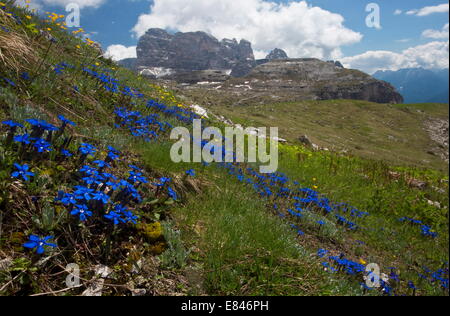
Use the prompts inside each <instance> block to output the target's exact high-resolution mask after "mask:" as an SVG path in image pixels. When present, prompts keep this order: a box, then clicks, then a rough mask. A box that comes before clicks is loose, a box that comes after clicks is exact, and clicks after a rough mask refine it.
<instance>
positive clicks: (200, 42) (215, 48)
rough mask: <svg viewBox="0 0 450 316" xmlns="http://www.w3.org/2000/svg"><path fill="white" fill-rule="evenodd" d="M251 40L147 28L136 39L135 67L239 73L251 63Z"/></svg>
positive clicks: (252, 61)
mask: <svg viewBox="0 0 450 316" xmlns="http://www.w3.org/2000/svg"><path fill="white" fill-rule="evenodd" d="M255 65H256V62H255V57H254V55H253V49H252V47H251V43H250V42H248V41H246V40H241V41H240V42H238V41H236V40H235V39H233V40H229V39H224V40H222V41H218V40H217V39H216V38H215V37H213V36H211V35H209V34H207V33H205V32H188V33H181V32H178V33H176V34H174V35H172V34H169V33H167V32H166V31H165V30H162V29H149V30H148V31H147V32H146V33H145V35H143V36H142V37H141V38H140V39H139V43H138V46H137V61H136V67H137V69H138V70H143V69H146V68H155V67H158V68H164V69H171V70H172V73H174V72H181V73H186V72H189V71H203V70H221V71H225V72H227V71H228V73H229V74H231V75H232V76H235V77H242V76H245V75H246V74H248V73H249V72H250V71H251V69H252V68H253V67H255Z"/></svg>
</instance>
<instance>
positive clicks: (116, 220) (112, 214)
mask: <svg viewBox="0 0 450 316" xmlns="http://www.w3.org/2000/svg"><path fill="white" fill-rule="evenodd" d="M104 216H105V218H107V219H109V220H110V221H112V222H113V223H114V225H117V224H119V223H120V221H121V218H120V214H118V213H116V212H114V211H110V212H109V213H108V214H106V215H104Z"/></svg>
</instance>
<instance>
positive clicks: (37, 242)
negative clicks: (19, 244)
mask: <svg viewBox="0 0 450 316" xmlns="http://www.w3.org/2000/svg"><path fill="white" fill-rule="evenodd" d="M53 238H54V237H53V236H47V237H44V238H40V237H38V236H35V235H31V236H30V237H29V241H28V242H26V243H25V244H23V246H24V247H25V248H29V249H35V248H36V253H37V254H39V255H41V254H43V253H44V251H45V247H46V246H47V247H52V248H56V247H57V246H56V245H55V244H53V243H48V241H49V240H50V239H53Z"/></svg>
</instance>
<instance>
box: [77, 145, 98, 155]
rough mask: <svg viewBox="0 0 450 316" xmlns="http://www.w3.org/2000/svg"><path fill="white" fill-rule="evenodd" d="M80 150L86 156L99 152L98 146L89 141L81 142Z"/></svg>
mask: <svg viewBox="0 0 450 316" xmlns="http://www.w3.org/2000/svg"><path fill="white" fill-rule="evenodd" d="M78 150H79V151H80V153H81V154H82V155H85V156H94V154H95V153H96V152H97V148H95V147H94V146H92V145H91V144H88V143H83V144H81V146H80V148H79V149H78Z"/></svg>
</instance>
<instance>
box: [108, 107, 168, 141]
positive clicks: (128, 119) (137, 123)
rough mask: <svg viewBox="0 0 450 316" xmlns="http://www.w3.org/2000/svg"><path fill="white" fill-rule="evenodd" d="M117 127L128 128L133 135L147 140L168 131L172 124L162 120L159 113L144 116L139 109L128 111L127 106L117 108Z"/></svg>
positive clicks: (154, 138) (156, 137)
mask: <svg viewBox="0 0 450 316" xmlns="http://www.w3.org/2000/svg"><path fill="white" fill-rule="evenodd" d="M114 113H115V114H116V124H115V127H116V128H126V129H128V130H129V131H130V132H131V134H132V135H133V136H136V137H142V138H144V140H145V141H151V140H156V139H158V137H159V134H158V133H163V132H165V131H166V128H167V127H171V125H170V124H169V123H167V122H164V123H163V122H160V121H159V116H158V115H157V114H151V115H148V116H143V115H142V114H141V113H140V112H138V111H128V110H127V109H126V108H116V109H115V111H114Z"/></svg>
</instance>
